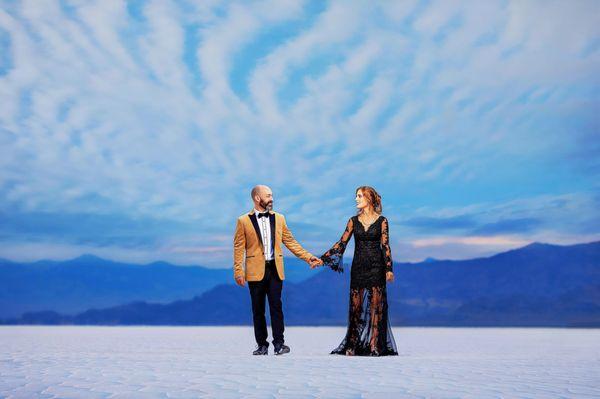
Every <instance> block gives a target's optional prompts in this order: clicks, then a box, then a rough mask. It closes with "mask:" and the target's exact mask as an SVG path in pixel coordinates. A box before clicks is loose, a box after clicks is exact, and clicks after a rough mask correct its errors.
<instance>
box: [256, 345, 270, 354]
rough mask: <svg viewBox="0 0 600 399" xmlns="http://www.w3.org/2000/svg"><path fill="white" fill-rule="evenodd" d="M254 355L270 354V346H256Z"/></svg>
mask: <svg viewBox="0 0 600 399" xmlns="http://www.w3.org/2000/svg"><path fill="white" fill-rule="evenodd" d="M252 354H253V355H268V354H269V347H268V346H267V345H260V346H259V347H258V348H256V350H255V351H254V352H252Z"/></svg>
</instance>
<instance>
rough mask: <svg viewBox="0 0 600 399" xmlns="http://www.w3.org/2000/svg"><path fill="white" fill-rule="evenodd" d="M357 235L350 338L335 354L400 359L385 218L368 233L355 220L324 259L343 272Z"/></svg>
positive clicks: (345, 338)
mask: <svg viewBox="0 0 600 399" xmlns="http://www.w3.org/2000/svg"><path fill="white" fill-rule="evenodd" d="M353 234H354V243H355V246H354V258H353V260H352V268H351V272H350V298H349V300H350V303H349V311H348V329H347V331H346V336H345V337H344V339H343V340H342V342H341V343H340V344H339V346H338V347H337V348H335V349H334V350H333V351H332V352H331V353H332V354H341V355H359V356H386V355H397V354H398V350H397V348H396V342H395V340H394V336H393V334H392V328H391V325H390V321H389V318H388V302H387V292H386V279H385V275H386V272H388V271H390V272H391V271H392V254H391V250H390V245H389V226H388V221H387V219H386V218H385V217H384V216H379V218H378V219H377V220H376V221H374V222H373V223H372V224H371V225H369V226H368V227H367V228H366V229H365V227H364V225H363V224H362V223H361V222H360V221H359V220H358V216H353V217H351V218H350V219H349V220H348V223H347V225H346V229H345V231H344V233H343V234H342V237H341V238H340V240H339V241H338V242H336V243H335V245H334V246H333V247H331V248H330V249H329V250H328V251H327V252H325V254H323V255H322V256H321V260H323V264H324V266H328V267H330V268H331V269H333V270H335V271H338V272H343V262H342V260H343V254H344V251H345V250H346V245H347V244H348V241H349V240H350V237H351V236H352V235H353Z"/></svg>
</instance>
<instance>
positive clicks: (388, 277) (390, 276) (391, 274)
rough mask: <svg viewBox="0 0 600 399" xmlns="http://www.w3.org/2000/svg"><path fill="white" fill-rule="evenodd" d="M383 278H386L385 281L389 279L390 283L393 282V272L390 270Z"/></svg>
mask: <svg viewBox="0 0 600 399" xmlns="http://www.w3.org/2000/svg"><path fill="white" fill-rule="evenodd" d="M385 279H386V280H387V281H389V282H390V283H393V282H394V273H392V272H387V273H386V274H385Z"/></svg>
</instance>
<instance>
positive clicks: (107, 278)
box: [0, 255, 315, 319]
mask: <svg viewBox="0 0 600 399" xmlns="http://www.w3.org/2000/svg"><path fill="white" fill-rule="evenodd" d="M285 265H286V269H285V270H286V278H287V279H289V281H297V282H299V281H302V280H303V279H306V278H308V277H309V276H310V275H313V274H314V273H315V272H314V271H311V270H310V268H309V267H308V264H307V263H306V262H304V261H302V260H300V259H297V258H286V259H285ZM232 281H233V271H232V269H229V268H228V269H210V268H206V267H201V266H175V265H172V264H170V263H167V262H154V263H150V264H147V265H138V264H129V263H121V262H114V261H110V260H106V259H102V258H99V257H96V256H93V255H83V256H80V257H78V258H75V259H71V260H68V261H60V262H57V261H49V260H44V261H38V262H34V263H15V262H11V261H8V260H3V259H0V319H2V318H9V317H18V316H20V315H22V314H23V313H24V312H31V311H42V310H48V309H51V310H53V311H56V312H60V313H66V314H74V313H78V312H82V311H84V310H87V309H89V308H103V307H109V306H115V305H120V304H123V303H127V302H131V301H140V300H144V301H150V302H161V303H166V302H171V301H175V300H178V299H188V298H191V297H193V296H195V295H199V294H202V293H203V292H205V291H207V290H209V289H211V288H213V287H214V286H216V285H218V284H226V283H229V282H232Z"/></svg>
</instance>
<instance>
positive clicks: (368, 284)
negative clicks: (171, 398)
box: [233, 185, 398, 356]
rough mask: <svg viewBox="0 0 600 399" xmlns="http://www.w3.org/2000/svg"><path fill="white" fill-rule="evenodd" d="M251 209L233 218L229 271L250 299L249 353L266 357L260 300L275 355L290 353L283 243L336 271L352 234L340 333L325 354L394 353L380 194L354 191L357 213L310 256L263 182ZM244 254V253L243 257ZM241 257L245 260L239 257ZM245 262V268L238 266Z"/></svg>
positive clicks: (255, 190) (316, 264) (385, 226)
mask: <svg viewBox="0 0 600 399" xmlns="http://www.w3.org/2000/svg"><path fill="white" fill-rule="evenodd" d="M251 197H252V200H253V201H254V208H253V209H252V210H251V211H250V212H248V213H245V214H243V215H242V216H240V217H238V219H237V224H236V227H235V234H234V238H233V271H234V277H235V281H236V283H237V284H238V285H240V286H245V285H246V282H247V283H248V288H249V290H250V297H251V300H252V315H253V322H254V337H255V339H256V343H257V345H258V347H257V349H256V350H255V351H254V352H253V354H254V355H267V354H268V348H269V343H268V342H267V337H268V334H267V322H266V319H265V298H266V299H268V301H269V310H270V314H271V329H272V332H273V341H272V342H273V347H274V353H275V354H276V355H282V354H285V353H289V352H290V348H289V346H287V345H285V344H284V338H283V331H284V322H283V310H282V305H281V290H282V288H283V280H284V279H285V275H284V268H283V253H282V249H281V244H282V243H283V244H284V245H285V246H286V247H287V248H288V249H289V250H290V251H291V252H292V253H293V254H294V255H296V256H297V257H298V258H301V259H303V260H304V261H306V262H308V263H309V264H310V267H311V268H312V269H314V268H316V267H319V266H327V267H330V268H331V269H332V270H335V271H338V272H342V271H343V263H342V258H343V254H344V251H345V249H346V245H347V244H348V241H349V240H350V237H351V236H352V235H353V234H354V243H355V247H354V258H353V260H352V267H351V272H350V304H349V316H348V329H347V331H346V336H345V337H344V339H343V340H342V342H341V343H340V344H339V346H338V347H337V348H335V349H334V350H333V351H332V352H331V353H332V354H341V355H349V356H352V355H358V356H386V355H397V354H398V352H397V349H396V343H395V341H394V337H393V335H392V329H391V325H390V322H389V319H388V303H387V292H386V284H387V282H388V281H389V282H392V281H394V273H393V270H392V254H391V250H390V245H389V226H388V220H387V219H386V218H385V216H383V215H381V211H382V207H381V196H380V195H379V194H377V191H375V189H373V188H372V187H369V186H361V187H359V188H357V189H356V198H355V200H356V208H357V211H358V212H357V214H356V215H354V216H352V217H350V218H349V219H348V222H347V224H346V228H345V230H344V233H343V234H342V237H341V238H340V239H339V241H338V242H336V243H335V244H334V245H333V246H332V247H331V248H330V249H329V250H328V251H327V252H325V253H324V254H323V255H321V256H320V257H316V256H314V255H313V254H311V253H310V252H308V251H306V250H305V249H304V248H303V247H302V246H301V245H300V244H299V243H298V241H296V239H295V238H294V236H293V235H292V233H291V231H290V230H289V228H288V226H287V224H286V220H285V217H284V216H283V215H282V214H281V213H278V212H274V211H273V210H272V209H273V193H272V191H271V189H270V188H269V187H267V186H263V185H258V186H256V187H254V188H253V189H252V192H251ZM244 255H245V256H244ZM244 258H245V261H244ZM244 266H245V267H244Z"/></svg>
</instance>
